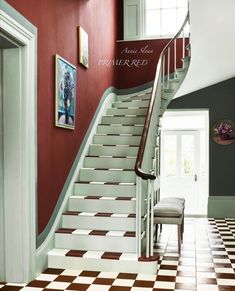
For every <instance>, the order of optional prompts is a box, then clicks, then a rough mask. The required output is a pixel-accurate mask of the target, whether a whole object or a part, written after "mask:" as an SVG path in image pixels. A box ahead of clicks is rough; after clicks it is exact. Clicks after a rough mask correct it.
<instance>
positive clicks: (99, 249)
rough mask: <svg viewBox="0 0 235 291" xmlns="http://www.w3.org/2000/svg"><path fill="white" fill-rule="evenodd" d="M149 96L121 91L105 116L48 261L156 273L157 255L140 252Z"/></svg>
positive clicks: (58, 265)
mask: <svg viewBox="0 0 235 291" xmlns="http://www.w3.org/2000/svg"><path fill="white" fill-rule="evenodd" d="M149 98H150V94H149V93H145V94H141V95H138V94H137V95H129V96H122V97H118V100H117V101H116V102H114V103H113V104H112V108H109V109H107V112H106V114H105V115H104V116H103V117H102V119H101V123H100V124H99V125H98V127H97V132H96V134H95V135H94V137H93V143H92V144H91V145H90V147H89V150H88V152H87V155H86V157H85V160H84V167H83V168H81V169H80V173H79V178H78V180H77V182H76V183H75V185H74V195H73V196H71V197H70V198H69V206H68V211H66V212H65V213H64V214H63V216H62V225H61V228H59V229H58V230H57V231H56V233H55V249H53V250H51V251H50V252H49V254H48V267H50V268H69V269H74V268H75V269H77V268H79V269H81V268H84V269H86V270H105V271H108V270H110V267H111V268H112V270H116V271H127V272H140V270H142V271H141V272H142V273H156V270H157V262H156V260H155V261H152V262H147V263H146V262H143V261H141V259H140V258H138V255H137V251H136V246H137V242H136V234H135V230H136V198H135V195H136V174H135V171H134V166H135V162H136V155H137V152H138V148H139V143H140V139H141V133H142V130H143V125H144V121H145V114H146V111H147V107H148V103H149ZM142 223H143V224H144V223H145V217H143V218H142ZM143 235H144V234H143ZM133 262H135V264H133Z"/></svg>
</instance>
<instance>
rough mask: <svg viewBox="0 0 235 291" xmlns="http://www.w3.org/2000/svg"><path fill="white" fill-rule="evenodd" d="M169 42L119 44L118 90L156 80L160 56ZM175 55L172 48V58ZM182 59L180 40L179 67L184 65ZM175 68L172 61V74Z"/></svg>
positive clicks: (126, 42) (166, 40) (180, 43)
mask: <svg viewBox="0 0 235 291" xmlns="http://www.w3.org/2000/svg"><path fill="white" fill-rule="evenodd" d="M168 42H169V39H153V40H141V41H121V42H118V43H117V49H118V52H117V55H118V60H119V63H118V65H117V71H118V80H117V86H118V88H122V89H125V88H130V87H135V86H139V85H142V84H144V83H147V82H149V81H152V80H154V77H155V73H156V66H157V63H158V60H159V57H160V54H161V52H162V50H163V48H164V47H165V46H166V45H167V43H168ZM173 55H174V51H173V47H172V49H171V56H173ZM181 57H182V39H179V40H178V41H177V67H180V66H181V65H182V62H181ZM173 68H174V64H173V61H172V62H171V68H170V70H171V72H173Z"/></svg>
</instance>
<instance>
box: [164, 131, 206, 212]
mask: <svg viewBox="0 0 235 291" xmlns="http://www.w3.org/2000/svg"><path fill="white" fill-rule="evenodd" d="M199 139H200V133H199V131H197V130H174V131H170V130H165V131H164V130H163V131H162V135H161V188H160V189H161V190H160V191H161V192H160V196H161V198H164V197H174V196H176V197H184V198H185V199H186V208H185V214H190V215H193V214H200V210H199V187H198V180H199V161H200V140H199Z"/></svg>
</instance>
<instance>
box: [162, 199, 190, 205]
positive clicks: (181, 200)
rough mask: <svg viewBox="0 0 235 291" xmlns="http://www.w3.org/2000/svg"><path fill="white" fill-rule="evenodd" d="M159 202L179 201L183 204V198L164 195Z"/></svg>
mask: <svg viewBox="0 0 235 291" xmlns="http://www.w3.org/2000/svg"><path fill="white" fill-rule="evenodd" d="M159 203H181V204H182V205H183V206H184V205H185V199H184V198H179V197H166V198H163V199H161V200H160V201H159Z"/></svg>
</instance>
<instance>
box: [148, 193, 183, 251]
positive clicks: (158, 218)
mask: <svg viewBox="0 0 235 291" xmlns="http://www.w3.org/2000/svg"><path fill="white" fill-rule="evenodd" d="M184 207H185V199H184V198H176V197H172V198H171V197H169V198H164V199H162V200H160V201H159V202H158V203H157V204H156V205H155V206H154V223H155V224H156V239H157V229H158V227H157V225H162V224H176V225H177V226H178V252H179V253H180V249H181V241H182V240H183V231H184Z"/></svg>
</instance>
